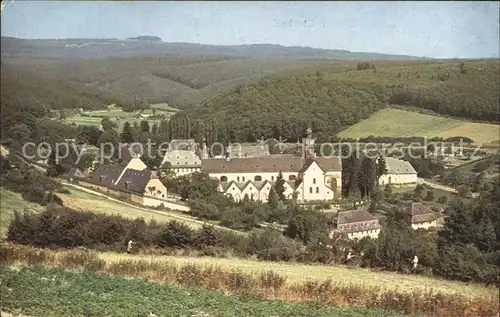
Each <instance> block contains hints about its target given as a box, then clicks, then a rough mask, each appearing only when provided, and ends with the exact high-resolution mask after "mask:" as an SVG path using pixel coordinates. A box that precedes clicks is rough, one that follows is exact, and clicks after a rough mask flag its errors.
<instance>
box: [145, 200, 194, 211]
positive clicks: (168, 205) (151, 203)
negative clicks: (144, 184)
mask: <svg viewBox="0 0 500 317" xmlns="http://www.w3.org/2000/svg"><path fill="white" fill-rule="evenodd" d="M143 205H144V206H149V207H158V206H161V205H163V206H165V207H166V208H169V209H172V210H179V211H189V210H190V208H189V207H188V206H184V205H178V204H175V203H171V202H168V201H164V200H161V199H157V198H154V197H146V196H144V197H143Z"/></svg>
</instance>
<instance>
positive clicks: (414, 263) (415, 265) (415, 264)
mask: <svg viewBox="0 0 500 317" xmlns="http://www.w3.org/2000/svg"><path fill="white" fill-rule="evenodd" d="M417 266H418V258H417V256H416V255H415V257H414V258H413V269H414V270H416V269H417Z"/></svg>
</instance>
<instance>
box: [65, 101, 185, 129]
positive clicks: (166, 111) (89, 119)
mask: <svg viewBox="0 0 500 317" xmlns="http://www.w3.org/2000/svg"><path fill="white" fill-rule="evenodd" d="M153 109H154V110H153ZM153 109H146V110H144V111H143V112H142V114H144V115H152V114H153V111H154V112H155V113H156V114H163V115H164V116H165V117H166V118H169V117H170V116H172V115H173V114H175V112H177V111H178V109H175V108H172V107H170V106H168V105H167V104H156V105H154V107H153ZM85 115H86V116H76V115H74V116H69V117H67V118H66V119H65V121H66V122H67V123H70V124H72V123H75V124H76V125H94V126H97V127H98V126H100V125H101V120H102V118H103V117H109V118H111V119H112V120H114V121H115V123H116V124H117V125H118V130H119V131H120V130H122V129H123V124H125V122H127V121H128V122H130V124H133V123H134V122H137V123H138V124H139V123H140V122H141V121H143V120H146V121H148V122H149V125H150V126H151V125H153V124H154V123H155V122H159V121H160V120H158V119H147V118H146V119H143V118H137V113H136V112H126V111H123V110H122V109H120V108H117V107H113V106H110V107H109V109H108V110H94V111H86V112H85Z"/></svg>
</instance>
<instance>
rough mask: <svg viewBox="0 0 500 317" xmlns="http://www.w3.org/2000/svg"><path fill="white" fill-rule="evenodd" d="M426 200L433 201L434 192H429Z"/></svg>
mask: <svg viewBox="0 0 500 317" xmlns="http://www.w3.org/2000/svg"><path fill="white" fill-rule="evenodd" d="M424 200H427V201H433V200H434V192H433V191H432V190H428V191H427V193H426V195H425V198H424Z"/></svg>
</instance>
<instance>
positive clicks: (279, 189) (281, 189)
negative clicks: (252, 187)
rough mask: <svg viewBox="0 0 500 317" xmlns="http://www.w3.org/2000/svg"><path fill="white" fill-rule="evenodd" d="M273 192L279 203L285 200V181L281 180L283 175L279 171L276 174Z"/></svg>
mask: <svg viewBox="0 0 500 317" xmlns="http://www.w3.org/2000/svg"><path fill="white" fill-rule="evenodd" d="M275 187H276V188H275V190H276V193H277V194H278V197H279V199H280V200H281V201H284V200H285V180H284V179H283V174H282V173H281V171H280V172H279V174H278V177H277V178H276V184H275Z"/></svg>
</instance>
